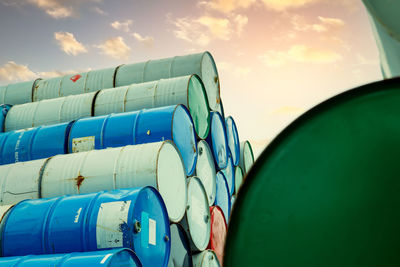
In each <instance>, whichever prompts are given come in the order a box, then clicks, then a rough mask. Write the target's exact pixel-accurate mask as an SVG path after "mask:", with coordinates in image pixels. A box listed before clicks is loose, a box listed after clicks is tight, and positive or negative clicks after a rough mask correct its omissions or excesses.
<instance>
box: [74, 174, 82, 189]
mask: <svg viewBox="0 0 400 267" xmlns="http://www.w3.org/2000/svg"><path fill="white" fill-rule="evenodd" d="M74 180H75V181H76V186H77V187H78V190H79V187H80V186H81V184H82V182H83V180H85V177H83V176H82V175H80V174H79V175H78V177H76V178H75V179H74Z"/></svg>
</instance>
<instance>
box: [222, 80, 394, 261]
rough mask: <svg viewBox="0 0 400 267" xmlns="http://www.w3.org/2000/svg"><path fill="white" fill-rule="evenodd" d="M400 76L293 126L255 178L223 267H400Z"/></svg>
mask: <svg viewBox="0 0 400 267" xmlns="http://www.w3.org/2000/svg"><path fill="white" fill-rule="evenodd" d="M399 103H400V79H393V80H385V81H381V82H377V83H373V84H369V85H365V86H362V87H360V88H357V89H354V90H350V91H347V92H345V93H342V94H340V95H338V96H336V97H333V98H331V99H329V100H328V101H325V102H323V103H322V104H320V105H318V106H316V107H314V108H313V109H311V110H310V111H308V112H306V113H305V114H304V115H302V116H301V117H300V118H298V119H297V120H295V121H294V122H293V123H292V124H291V125H289V126H288V127H287V128H286V129H285V130H284V131H283V132H282V133H281V134H279V135H278V136H277V137H276V139H275V140H274V141H273V142H272V143H271V144H270V145H269V146H268V147H267V148H266V149H265V150H264V152H263V153H262V154H261V156H260V157H259V158H258V160H257V162H256V164H255V165H254V167H252V169H251V170H250V172H249V173H248V175H247V178H246V180H245V182H244V184H243V186H242V188H241V189H240V193H239V195H238V198H237V200H236V203H235V207H234V208H233V212H232V216H231V220H230V223H229V231H228V237H227V242H226V244H227V245H226V247H225V258H224V264H225V266H245V265H247V266H307V267H313V266H318V267H319V266H327V267H330V266H351V267H355V266H365V267H370V266H371V267H372V266H398V265H399V264H400V259H399V253H398V248H399V240H398V239H397V238H394V237H397V236H399V234H400V230H399V223H400V217H399V213H398V207H399V206H400V196H399V193H398V192H399V190H400V182H399V162H398V152H399V151H400V139H399V138H398V137H399V136H400V123H399V120H398V118H399V116H400V105H399Z"/></svg>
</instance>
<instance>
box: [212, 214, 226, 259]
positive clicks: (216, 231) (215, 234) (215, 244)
mask: <svg viewBox="0 0 400 267" xmlns="http://www.w3.org/2000/svg"><path fill="white" fill-rule="evenodd" d="M210 215H211V237H210V243H209V244H208V248H211V249H212V250H213V251H214V252H215V254H216V255H217V257H218V260H219V262H220V263H221V264H222V258H223V255H224V245H225V238H226V232H227V230H228V229H227V228H228V227H227V225H226V220H225V217H224V213H223V212H222V210H221V208H220V207H218V206H212V207H210Z"/></svg>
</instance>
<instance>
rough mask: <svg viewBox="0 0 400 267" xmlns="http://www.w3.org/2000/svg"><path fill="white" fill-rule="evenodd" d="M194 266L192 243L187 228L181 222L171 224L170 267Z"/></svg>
mask: <svg viewBox="0 0 400 267" xmlns="http://www.w3.org/2000/svg"><path fill="white" fill-rule="evenodd" d="M190 266H193V262H192V253H191V251H190V244H189V239H188V236H187V235H186V232H185V230H184V229H183V228H182V226H181V225H180V224H175V223H172V224H171V254H170V256H169V262H168V267H190Z"/></svg>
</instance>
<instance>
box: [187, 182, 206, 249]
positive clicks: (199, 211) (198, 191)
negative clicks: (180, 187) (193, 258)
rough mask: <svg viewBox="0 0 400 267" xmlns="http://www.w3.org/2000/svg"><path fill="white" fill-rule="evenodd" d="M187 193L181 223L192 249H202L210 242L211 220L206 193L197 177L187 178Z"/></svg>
mask: <svg viewBox="0 0 400 267" xmlns="http://www.w3.org/2000/svg"><path fill="white" fill-rule="evenodd" d="M187 195H188V198H187V206H186V213H185V216H184V217H183V219H182V222H181V224H182V226H183V228H184V229H185V231H186V232H187V234H188V237H189V241H190V246H191V248H192V251H202V250H204V249H206V248H207V246H208V243H209V242H210V233H211V221H210V207H209V204H208V200H207V194H206V191H205V190H204V186H203V184H202V183H201V181H200V179H199V178H197V177H190V178H189V179H188V182H187Z"/></svg>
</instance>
